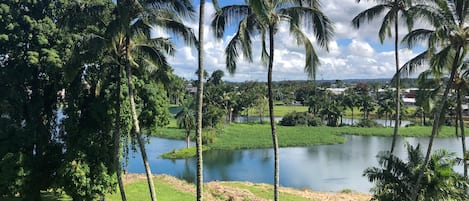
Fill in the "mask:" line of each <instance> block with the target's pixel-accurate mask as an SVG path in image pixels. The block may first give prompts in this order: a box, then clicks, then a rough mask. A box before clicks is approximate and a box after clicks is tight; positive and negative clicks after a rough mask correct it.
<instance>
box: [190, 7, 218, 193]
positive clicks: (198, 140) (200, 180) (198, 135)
mask: <svg viewBox="0 0 469 201" xmlns="http://www.w3.org/2000/svg"><path fill="white" fill-rule="evenodd" d="M214 3H216V1H214ZM204 17H205V0H200V4H199V41H198V69H197V72H198V73H197V77H198V79H197V80H198V84H197V100H196V102H197V111H196V112H197V119H196V120H197V124H196V129H195V144H196V145H195V146H196V157H197V173H196V174H197V181H196V185H197V193H196V194H197V195H196V197H197V201H202V200H203V184H204V176H203V158H202V108H203V104H204V99H203V95H204V74H205V70H204ZM202 72H204V73H202Z"/></svg>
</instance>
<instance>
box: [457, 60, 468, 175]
mask: <svg viewBox="0 0 469 201" xmlns="http://www.w3.org/2000/svg"><path fill="white" fill-rule="evenodd" d="M460 70H461V71H462V73H456V77H455V80H454V82H455V84H454V85H455V86H454V87H455V90H456V102H457V106H456V115H457V120H459V127H460V129H461V145H462V146H461V147H462V153H463V155H462V161H463V166H464V177H466V178H467V165H468V164H467V157H466V134H465V131H464V127H465V126H464V119H463V115H462V112H463V110H462V97H463V96H464V95H463V94H465V92H467V91H468V82H467V76H468V73H469V71H468V69H467V63H465V64H463V66H462V67H461V69H460ZM456 125H457V123H456Z"/></svg>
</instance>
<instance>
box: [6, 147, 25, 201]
mask: <svg viewBox="0 0 469 201" xmlns="http://www.w3.org/2000/svg"><path fill="white" fill-rule="evenodd" d="M22 158H23V157H22V154H21V153H7V154H5V155H4V156H3V157H2V159H1V160H0V175H2V179H1V180H0V198H2V197H4V196H5V197H15V196H16V195H15V194H16V192H19V191H20V189H21V187H22V185H23V182H24V181H23V177H24V175H25V172H24V169H23V164H22V163H23V162H24V161H23V159H22Z"/></svg>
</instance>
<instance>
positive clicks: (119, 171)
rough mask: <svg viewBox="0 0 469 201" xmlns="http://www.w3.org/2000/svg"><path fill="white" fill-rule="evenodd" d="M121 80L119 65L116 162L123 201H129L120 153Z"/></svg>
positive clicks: (115, 144)
mask: <svg viewBox="0 0 469 201" xmlns="http://www.w3.org/2000/svg"><path fill="white" fill-rule="evenodd" d="M121 78H122V69H121V65H118V73H117V86H116V87H117V90H116V132H115V134H114V135H115V136H114V160H115V161H114V162H115V166H116V167H115V168H116V176H117V183H118V185H119V191H120V194H121V200H122V201H127V198H126V196H125V189H124V182H123V181H122V168H121V164H120V157H119V152H120V150H121V146H120V145H121Z"/></svg>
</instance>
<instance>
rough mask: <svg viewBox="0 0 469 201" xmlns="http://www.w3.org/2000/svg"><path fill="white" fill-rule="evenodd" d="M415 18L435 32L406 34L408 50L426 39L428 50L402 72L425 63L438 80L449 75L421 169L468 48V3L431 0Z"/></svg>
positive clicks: (419, 7)
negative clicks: (431, 27) (420, 19)
mask: <svg viewBox="0 0 469 201" xmlns="http://www.w3.org/2000/svg"><path fill="white" fill-rule="evenodd" d="M414 10H415V11H412V12H413V13H414V14H415V17H416V18H419V17H422V18H423V19H425V20H428V21H429V22H431V23H432V25H433V27H434V29H433V30H430V29H416V30H413V31H411V32H410V33H409V34H407V35H406V36H405V37H404V39H403V42H404V43H405V44H407V45H409V46H410V47H412V46H413V45H415V44H416V43H417V42H419V41H423V40H427V41H428V42H427V47H428V49H427V50H426V51H424V52H422V53H421V54H419V55H417V56H416V57H415V58H413V59H411V60H410V61H409V62H407V63H406V64H405V65H404V66H403V69H402V71H403V72H407V73H409V72H414V71H415V70H416V68H417V67H419V66H421V65H422V64H426V63H428V64H429V65H430V68H431V70H432V73H433V74H434V75H436V76H438V77H440V76H441V75H444V74H445V72H449V79H448V80H447V83H446V84H445V90H444V92H443V95H442V96H441V101H440V105H439V106H438V108H437V111H436V113H435V115H434V120H433V128H432V134H431V136H430V141H429V144H428V149H427V154H426V156H425V162H424V168H423V169H425V168H426V167H427V165H428V161H429V160H430V154H431V149H432V146H433V139H434V138H435V137H436V135H437V134H438V131H439V128H440V124H441V119H442V118H444V114H445V111H446V107H445V105H446V103H447V98H448V94H449V91H450V89H451V88H453V84H454V83H455V77H456V76H455V75H456V74H457V72H460V70H461V67H462V66H463V62H462V61H463V59H465V58H466V56H467V51H466V50H467V48H468V46H469V25H468V24H467V21H468V20H469V2H468V1H466V0H454V1H446V0H434V1H429V2H425V4H421V5H417V6H415V7H414ZM423 169H422V170H421V171H420V174H419V177H418V179H417V183H416V185H415V187H414V190H413V196H414V197H413V198H414V199H413V200H417V199H418V193H417V192H419V191H420V186H419V185H420V183H419V182H420V180H421V179H422V177H423Z"/></svg>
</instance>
